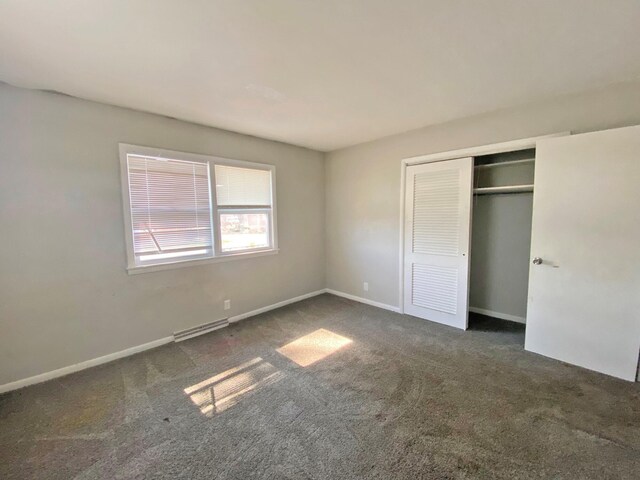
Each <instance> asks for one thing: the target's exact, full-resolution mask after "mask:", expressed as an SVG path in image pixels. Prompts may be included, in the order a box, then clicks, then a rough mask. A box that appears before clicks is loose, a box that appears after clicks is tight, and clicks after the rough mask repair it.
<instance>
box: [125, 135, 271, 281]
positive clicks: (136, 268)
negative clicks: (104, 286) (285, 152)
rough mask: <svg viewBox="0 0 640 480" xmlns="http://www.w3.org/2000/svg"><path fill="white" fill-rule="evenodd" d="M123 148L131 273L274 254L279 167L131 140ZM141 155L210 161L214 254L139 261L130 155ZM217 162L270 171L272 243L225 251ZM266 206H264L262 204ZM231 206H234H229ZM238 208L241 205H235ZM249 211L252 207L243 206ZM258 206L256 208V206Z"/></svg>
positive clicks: (126, 241)
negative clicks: (131, 196)
mask: <svg viewBox="0 0 640 480" xmlns="http://www.w3.org/2000/svg"><path fill="white" fill-rule="evenodd" d="M119 152H120V179H121V186H122V207H123V212H124V231H125V243H126V254H127V272H128V273H129V274H130V275H131V274H137V273H146V272H154V271H159V270H170V269H174V268H182V267H189V266H195V265H205V264H208V263H218V262H225V261H230V260H240V259H246V258H253V257H261V256H265V255H274V254H277V253H278V252H279V249H278V229H277V208H276V167H275V165H269V164H266V163H257V162H248V161H244V160H233V159H230V158H223V157H217V156H213V155H203V154H199V153H187V152H179V151H176V150H166V149H162V148H154V147H143V146H140V145H132V144H128V143H120V144H119ZM129 155H138V156H142V157H151V158H154V157H155V158H163V159H170V160H182V161H186V162H199V163H207V164H208V165H209V194H210V197H211V198H210V204H211V217H212V230H213V248H212V256H211V257H205V258H196V259H186V260H175V261H168V262H162V263H152V264H149V265H138V264H136V257H135V253H134V249H133V224H132V215H131V198H130V192H129V168H128V156H129ZM216 165H225V166H230V167H239V168H251V169H256V170H266V171H269V172H270V173H271V209H270V210H271V215H270V218H269V240H270V245H269V246H268V247H264V248H250V249H243V250H233V251H229V252H223V251H222V239H221V236H222V234H221V230H220V212H221V211H222V212H224V211H225V207H224V206H222V207H220V209H219V208H218V200H217V191H216V173H215V166H216ZM261 209H262V210H264V209H265V208H264V207H261ZM226 210H231V209H226ZM234 210H238V209H234ZM243 210H247V211H248V212H250V211H251V210H252V209H251V208H243ZM253 210H255V208H254V209H253Z"/></svg>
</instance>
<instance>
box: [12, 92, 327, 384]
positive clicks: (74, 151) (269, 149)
mask: <svg viewBox="0 0 640 480" xmlns="http://www.w3.org/2000/svg"><path fill="white" fill-rule="evenodd" d="M0 112H1V114H0V225H2V227H1V229H0V239H1V246H2V248H0V265H1V268H2V273H1V274H0V385H2V384H5V383H8V382H11V381H14V380H19V379H23V378H26V377H29V376H33V375H37V374H40V373H43V372H48V371H51V370H54V369H57V368H61V367H65V366H68V365H71V364H75V363H78V362H82V361H85V360H89V359H92V358H95V357H98V356H102V355H106V354H110V353H113V352H117V351H119V350H123V349H126V348H129V347H132V346H136V345H140V344H143V343H146V342H150V341H153V340H156V339H159V338H162V337H166V336H169V335H171V334H172V333H173V332H174V331H177V330H181V329H184V328H187V327H191V326H194V325H196V324H199V323H202V322H203V321H204V320H215V319H218V318H223V317H225V316H227V314H228V315H237V314H241V313H244V312H248V311H251V310H254V309H257V308H260V307H264V306H267V305H271V304H273V303H276V302H279V301H282V300H286V299H289V298H292V297H295V296H298V295H302V294H305V293H308V292H312V291H315V290H318V289H322V288H324V284H325V271H324V268H325V258H324V237H323V232H324V225H323V219H324V164H323V163H324V161H323V154H321V153H319V152H314V151H311V150H306V149H303V148H297V147H293V146H289V145H285V144H282V143H276V142H270V141H267V140H261V139H258V138H255V137H249V136H244V135H239V134H235V133H231V132H226V131H222V130H217V129H213V128H206V127H202V126H198V125H194V124H189V123H186V122H181V121H177V120H171V119H168V118H165V117H161V116H156V115H150V114H145V113H140V112H135V111H131V110H127V109H122V108H116V107H110V106H106V105H101V104H97V103H92V102H88V101H83V100H78V99H73V98H70V97H66V96H62V95H55V94H49V93H42V92H33V91H28V90H22V89H17V88H13V87H10V86H7V85H4V84H0ZM118 142H126V143H133V144H138V145H147V146H153V147H160V148H166V149H172V150H180V151H185V152H194V153H202V154H211V155H217V156H222V157H228V158H235V159H240V160H249V161H254V162H262V163H269V164H273V165H275V166H276V169H277V176H276V178H277V201H278V241H279V247H280V249H281V251H280V253H279V254H278V255H271V256H265V257H260V258H252V259H245V260H234V261H230V262H226V263H218V264H209V265H203V266H197V267H187V268H180V269H175V270H168V271H162V272H154V273H145V274H141V275H132V276H129V275H127V273H126V271H125V265H126V258H125V244H124V232H123V213H122V204H121V190H120V188H121V186H120V173H119V168H120V164H119V158H118ZM227 298H228V299H231V301H232V307H233V308H232V309H231V311H230V312H224V311H223V308H222V307H223V300H224V299H227Z"/></svg>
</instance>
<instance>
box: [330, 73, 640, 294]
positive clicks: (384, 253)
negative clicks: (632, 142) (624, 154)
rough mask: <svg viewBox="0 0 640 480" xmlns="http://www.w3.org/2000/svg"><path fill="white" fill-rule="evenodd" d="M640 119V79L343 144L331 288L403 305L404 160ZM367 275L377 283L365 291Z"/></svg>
mask: <svg viewBox="0 0 640 480" xmlns="http://www.w3.org/2000/svg"><path fill="white" fill-rule="evenodd" d="M635 124H640V82H636V83H628V84H622V85H617V86H613V87H610V88H607V89H604V90H600V91H596V92H591V93H588V94H580V95H572V96H567V97H562V98H558V99H555V100H552V101H547V102H544V103H539V104H536V105H530V106H527V107H521V108H514V109H509V110H502V111H498V112H494V113H491V114H486V115H481V116H476V117H471V118H467V119H464V120H459V121H455V122H450V123H446V124H441V125H437V126H432V127H427V128H423V129H419V130H414V131H411V132H407V133H403V134H400V135H394V136H391V137H386V138H383V139H380V140H376V141H373V142H369V143H365V144H361V145H358V146H354V147H350V148H346V149H342V150H338V151H335V152H332V153H330V154H328V155H327V163H326V180H327V181H326V202H327V209H326V215H327V217H326V240H327V243H326V250H327V287H328V288H330V289H334V290H338V291H341V292H345V293H349V294H352V295H357V296H359V297H365V298H368V299H370V300H373V301H376V302H381V303H384V304H388V305H392V306H398V305H399V298H398V290H399V285H398V261H399V259H398V256H399V246H398V242H399V222H400V219H399V209H400V162H401V160H402V159H403V158H406V157H411V156H415V155H421V154H428V153H434V152H441V151H447V150H454V149H458V148H464V147H472V146H477V145H484V144H489V143H496V142H502V141H508V140H514V139H518V138H525V137H531V136H537V135H544V134H548V133H554V132H560V131H567V130H570V131H572V132H574V133H578V132H586V131H594V130H602V129H607V128H614V127H620V126H626V125H635ZM363 282H368V283H369V291H368V292H364V291H363V288H362V284H363Z"/></svg>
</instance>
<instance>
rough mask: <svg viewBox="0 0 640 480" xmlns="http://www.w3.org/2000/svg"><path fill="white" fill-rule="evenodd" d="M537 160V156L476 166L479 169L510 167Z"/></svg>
mask: <svg viewBox="0 0 640 480" xmlns="http://www.w3.org/2000/svg"><path fill="white" fill-rule="evenodd" d="M535 160H536V159H535V158H526V159H524V160H510V161H508V162H498V163H487V164H486V165H476V166H475V167H474V168H476V169H478V170H484V169H485V168H496V167H508V166H511V165H518V164H523V163H533V162H535Z"/></svg>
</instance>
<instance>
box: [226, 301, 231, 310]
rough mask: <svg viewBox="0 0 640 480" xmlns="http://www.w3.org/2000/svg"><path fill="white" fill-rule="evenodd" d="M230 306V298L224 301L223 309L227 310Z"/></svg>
mask: <svg viewBox="0 0 640 480" xmlns="http://www.w3.org/2000/svg"><path fill="white" fill-rule="evenodd" d="M230 308H231V300H225V301H224V309H225V310H229V309H230Z"/></svg>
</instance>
